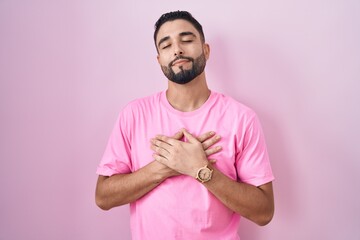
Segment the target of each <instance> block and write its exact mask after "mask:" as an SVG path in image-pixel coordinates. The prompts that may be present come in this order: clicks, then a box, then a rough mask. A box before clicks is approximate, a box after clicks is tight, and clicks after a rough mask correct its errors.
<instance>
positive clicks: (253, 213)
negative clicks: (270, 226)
mask: <svg viewBox="0 0 360 240" xmlns="http://www.w3.org/2000/svg"><path fill="white" fill-rule="evenodd" d="M213 169H214V171H213V175H212V179H211V180H210V181H209V182H206V183H204V186H205V187H206V188H207V189H208V190H209V191H210V192H211V193H213V194H214V195H215V196H216V197H217V198H218V199H219V200H220V201H221V202H222V203H223V204H224V205H225V206H227V207H228V208H230V209H231V210H233V211H234V212H237V213H239V214H240V215H241V216H243V217H245V218H247V219H249V220H251V221H253V222H255V223H257V224H258V225H266V224H267V223H269V222H270V221H271V219H272V216H273V214H274V200H273V192H272V184H271V183H268V184H265V185H263V186H261V187H255V186H253V185H249V184H246V183H240V182H237V181H234V180H232V179H230V178H229V177H227V176H226V175H224V174H223V173H221V172H220V171H219V170H217V169H216V168H214V167H213Z"/></svg>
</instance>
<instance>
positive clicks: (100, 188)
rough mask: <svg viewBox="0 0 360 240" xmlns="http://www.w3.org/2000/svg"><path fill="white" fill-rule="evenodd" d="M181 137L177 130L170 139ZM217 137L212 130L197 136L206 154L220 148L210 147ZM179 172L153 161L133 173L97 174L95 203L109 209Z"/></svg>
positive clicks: (133, 198)
mask: <svg viewBox="0 0 360 240" xmlns="http://www.w3.org/2000/svg"><path fill="white" fill-rule="evenodd" d="M182 137H183V133H182V132H179V133H177V134H176V135H175V136H174V137H173V138H172V139H181V138H182ZM219 139H220V138H218V136H216V135H215V134H214V133H213V132H208V133H205V134H203V135H201V136H200V137H199V138H198V141H199V142H201V145H202V149H203V151H205V154H206V156H210V155H212V154H214V153H216V152H218V151H220V150H221V147H220V146H217V147H213V148H212V146H213V145H214V144H215V143H216V142H218V141H219ZM179 174H180V173H179V172H177V171H175V170H173V169H171V168H169V167H168V166H166V165H164V164H162V163H160V162H157V161H153V162H151V163H149V164H148V165H146V166H144V167H143V168H140V169H139V170H137V171H135V172H133V173H129V174H117V175H113V176H111V177H107V176H99V177H98V181H97V185H96V193H95V201H96V204H97V205H98V206H99V207H100V208H101V209H103V210H109V209H111V208H113V207H116V206H121V205H124V204H127V203H131V202H134V201H136V200H137V199H139V198H141V197H142V196H144V195H145V194H146V193H148V192H149V191H151V190H153V189H154V188H155V187H157V186H158V185H159V184H160V183H161V182H163V181H164V180H165V179H167V178H169V177H172V176H176V175H179Z"/></svg>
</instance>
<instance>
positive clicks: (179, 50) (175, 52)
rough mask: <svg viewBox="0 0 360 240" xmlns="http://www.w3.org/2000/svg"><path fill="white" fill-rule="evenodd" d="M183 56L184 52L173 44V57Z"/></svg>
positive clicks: (177, 45)
mask: <svg viewBox="0 0 360 240" xmlns="http://www.w3.org/2000/svg"><path fill="white" fill-rule="evenodd" d="M183 54H184V50H183V49H182V48H181V46H180V45H179V44H178V43H176V44H174V56H180V55H183Z"/></svg>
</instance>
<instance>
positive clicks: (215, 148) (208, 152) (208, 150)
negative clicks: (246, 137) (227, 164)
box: [205, 146, 222, 156]
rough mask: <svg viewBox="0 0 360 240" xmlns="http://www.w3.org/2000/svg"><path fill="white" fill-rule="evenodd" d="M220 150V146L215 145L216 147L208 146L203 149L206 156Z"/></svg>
mask: <svg viewBox="0 0 360 240" xmlns="http://www.w3.org/2000/svg"><path fill="white" fill-rule="evenodd" d="M221 150H222V147H221V146H216V147H213V148H208V149H206V150H205V154H206V156H210V155H213V154H215V153H218V152H220V151H221Z"/></svg>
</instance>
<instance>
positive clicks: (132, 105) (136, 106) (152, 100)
mask: <svg viewBox="0 0 360 240" xmlns="http://www.w3.org/2000/svg"><path fill="white" fill-rule="evenodd" d="M161 94H162V92H158V93H155V94H152V95H149V96H145V97H142V98H137V99H135V100H132V101H130V102H129V103H128V104H127V105H125V107H124V108H123V110H122V112H127V113H129V112H138V111H145V110H146V111H154V110H156V108H157V107H158V106H159V102H160V98H161Z"/></svg>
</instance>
